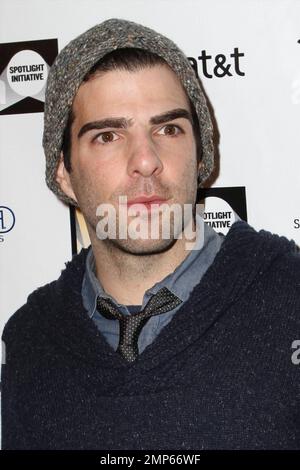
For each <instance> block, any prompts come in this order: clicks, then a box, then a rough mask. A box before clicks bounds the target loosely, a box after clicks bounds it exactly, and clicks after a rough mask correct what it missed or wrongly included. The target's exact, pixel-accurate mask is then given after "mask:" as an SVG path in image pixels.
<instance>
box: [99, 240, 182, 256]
mask: <svg viewBox="0 0 300 470" xmlns="http://www.w3.org/2000/svg"><path fill="white" fill-rule="evenodd" d="M106 242H108V243H110V244H111V245H112V246H114V248H115V249H118V250H120V251H122V252H124V253H128V254H132V255H137V256H141V255H144V256H145V255H155V254H159V253H163V252H165V251H168V250H169V249H171V248H172V246H173V245H174V244H175V243H176V242H177V239H176V238H172V239H158V240H151V239H146V240H142V239H136V240H133V239H126V240H122V239H116V240H109V239H107V240H106Z"/></svg>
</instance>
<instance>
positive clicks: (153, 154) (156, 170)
mask: <svg viewBox="0 0 300 470" xmlns="http://www.w3.org/2000/svg"><path fill="white" fill-rule="evenodd" d="M162 170H163V163H162V161H161V158H160V156H159V152H158V148H157V146H156V145H155V143H154V142H153V140H152V139H151V137H150V136H149V135H144V136H141V135H140V136H139V137H138V136H137V137H136V138H135V139H134V141H133V142H131V145H130V149H129V160H128V166H127V171H128V174H129V175H130V176H133V177H136V176H145V177H146V176H152V175H155V176H158V175H159V174H160V173H161V171H162Z"/></svg>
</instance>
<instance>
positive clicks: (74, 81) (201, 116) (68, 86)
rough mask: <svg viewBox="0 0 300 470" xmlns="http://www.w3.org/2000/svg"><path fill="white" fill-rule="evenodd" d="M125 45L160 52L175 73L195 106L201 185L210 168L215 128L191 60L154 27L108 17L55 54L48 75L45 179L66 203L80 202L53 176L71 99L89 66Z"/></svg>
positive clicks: (45, 119) (45, 111)
mask: <svg viewBox="0 0 300 470" xmlns="http://www.w3.org/2000/svg"><path fill="white" fill-rule="evenodd" d="M124 47H137V48H141V49H146V50H147V51H150V52H153V53H156V54H158V55H159V56H161V57H162V58H163V59H165V61H166V62H167V63H168V64H169V66H170V67H171V68H172V69H173V71H174V72H175V73H176V74H177V76H178V78H179V79H180V81H181V83H182V85H183V87H184V89H185V91H186V92H187V94H188V96H189V97H190V99H191V101H192V102H193V104H194V106H195V110H196V113H197V116H198V120H199V127H200V129H199V132H200V137H201V146H202V162H203V165H202V167H201V168H200V171H199V175H198V178H199V179H198V181H199V184H200V186H202V185H203V182H204V181H205V180H206V179H207V178H208V177H209V175H210V174H211V172H212V170H213V165H214V147H213V126H212V122H211V117H210V114H209V110H208V107H207V104H206V99H205V96H204V94H203V92H202V89H201V85H200V81H199V79H198V78H197V77H196V74H195V72H194V69H193V67H192V65H191V63H190V61H189V59H188V58H187V57H186V55H185V54H184V53H183V52H182V51H181V49H179V48H178V46H177V45H176V44H175V43H174V42H173V41H171V40H170V39H168V38H166V37H165V36H163V35H162V34H160V33H157V32H156V31H154V30H153V29H150V28H148V27H145V26H142V25H140V24H138V23H134V22H132V21H127V20H124V19H117V18H111V19H109V20H106V21H104V22H102V23H100V24H98V25H96V26H94V27H92V28H91V29H89V30H88V31H86V32H85V33H83V34H81V35H80V36H78V37H76V38H75V39H74V40H72V41H71V42H70V43H69V44H67V46H65V47H64V48H63V49H62V51H61V52H60V53H59V54H58V56H57V57H56V59H55V61H54V63H53V65H52V67H51V68H50V71H49V75H48V80H47V87H46V98H45V110H44V133H43V147H44V152H45V156H46V183H47V185H48V187H49V188H50V189H51V190H52V191H53V192H54V193H55V194H56V195H57V196H58V197H59V198H60V199H61V200H62V201H64V202H65V203H67V204H72V205H75V206H78V204H77V203H76V201H74V200H73V199H71V198H69V197H68V196H66V195H65V194H64V192H63V191H62V190H61V189H60V186H59V185H58V183H57V182H56V181H55V176H56V170H57V166H58V162H59V158H60V152H61V147H62V143H63V134H64V130H65V127H66V124H67V120H68V116H69V112H70V110H71V107H72V103H73V100H74V98H75V95H76V93H77V91H78V88H79V86H80V85H81V83H82V81H83V79H84V77H85V75H86V74H87V72H89V70H90V69H91V68H92V66H93V65H94V64H95V63H96V62H97V61H98V60H99V59H101V58H102V57H104V56H105V55H106V54H108V53H109V52H111V51H113V50H115V49H120V48H124Z"/></svg>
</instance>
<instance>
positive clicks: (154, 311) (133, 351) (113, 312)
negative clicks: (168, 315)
mask: <svg viewBox="0 0 300 470" xmlns="http://www.w3.org/2000/svg"><path fill="white" fill-rule="evenodd" d="M181 303H182V301H181V300H180V299H179V298H178V297H177V296H176V295H175V294H173V293H172V292H171V291H170V290H169V289H168V288H167V287H163V288H162V289H160V290H159V291H158V292H157V293H156V294H154V295H153V296H152V297H151V298H150V300H149V301H148V303H147V305H146V306H145V308H144V309H143V310H141V311H140V312H137V313H133V314H131V315H123V314H122V313H121V312H120V311H119V309H118V307H117V306H116V304H115V303H114V302H113V300H112V299H107V298H103V297H98V298H97V309H98V311H99V313H101V314H102V315H103V316H104V317H105V318H108V319H110V320H119V324H120V339H119V346H118V352H120V353H121V354H122V356H123V357H125V359H127V360H128V361H130V362H131V361H133V360H135V359H136V357H137V356H138V346H137V343H138V337H139V334H140V332H141V330H142V328H143V326H144V325H145V324H146V322H147V320H148V318H150V317H151V316H154V315H160V314H162V313H165V312H168V311H170V310H173V309H174V308H175V307H177V306H178V305H180V304H181Z"/></svg>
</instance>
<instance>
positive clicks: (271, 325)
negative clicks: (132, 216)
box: [2, 221, 300, 450]
mask: <svg viewBox="0 0 300 470" xmlns="http://www.w3.org/2000/svg"><path fill="white" fill-rule="evenodd" d="M86 253H87V250H82V251H81V253H80V254H79V255H77V256H75V257H74V258H73V260H72V261H71V262H69V263H66V268H65V269H64V270H63V272H62V274H61V276H60V277H59V279H58V280H56V281H54V282H51V283H49V284H47V285H45V286H43V287H41V288H39V289H37V290H36V291H35V292H33V293H32V294H31V295H30V296H29V297H28V301H27V303H26V305H24V306H23V307H21V308H20V309H19V310H18V311H17V312H16V313H15V314H14V315H13V316H12V317H11V318H10V320H9V321H8V323H7V324H6V326H5V329H4V333H3V338H2V339H3V341H4V342H5V344H6V364H5V365H3V366H2V448H3V449H99V450H103V449H104V450H115V449H123V450H124V449H163V450H167V449H177V450H181V449H194V450H195V449H197V450H201V449H299V448H300V407H299V395H300V392H299V384H300V380H299V379H300V365H297V364H295V363H294V362H295V361H292V354H293V349H292V343H293V342H294V340H297V339H300V255H299V253H297V249H296V245H295V244H294V243H293V242H290V241H288V240H287V239H286V238H284V237H279V236H277V235H272V234H270V233H269V232H267V231H260V232H257V231H255V230H254V229H253V228H252V227H250V226H249V225H248V224H247V223H246V222H243V221H240V222H236V223H235V224H234V225H233V226H232V228H231V229H230V231H229V233H228V234H227V236H226V237H225V239H224V241H223V244H222V247H221V249H220V251H219V252H218V254H217V256H216V258H215V260H214V262H213V264H212V265H211V266H210V268H209V269H208V270H207V272H206V273H205V275H204V277H203V278H202V280H201V282H200V283H199V284H198V285H197V286H196V287H195V288H194V290H193V291H192V293H191V295H190V298H189V299H188V300H187V302H186V303H185V304H184V305H183V306H182V308H181V309H179V310H178V312H177V314H176V315H175V316H174V318H173V319H172V321H171V322H170V323H169V324H168V325H167V326H166V327H165V328H164V329H163V330H162V331H161V333H160V334H159V336H158V337H157V338H156V339H155V340H154V342H153V343H152V344H151V345H149V346H148V347H147V348H146V349H145V351H144V352H143V353H142V354H140V356H139V357H138V359H137V360H136V361H135V362H134V363H128V362H127V361H126V360H125V359H123V358H122V357H121V356H119V355H118V353H116V352H115V351H114V350H113V349H112V348H111V346H110V345H109V344H108V343H107V341H106V340H105V339H104V337H103V336H102V334H101V333H100V332H99V331H98V329H97V327H96V326H95V324H94V322H93V321H92V320H91V319H90V318H89V317H88V315H87V314H86V312H85V311H84V307H83V304H82V297H81V284H82V279H83V275H84V269H85V258H86Z"/></svg>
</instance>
